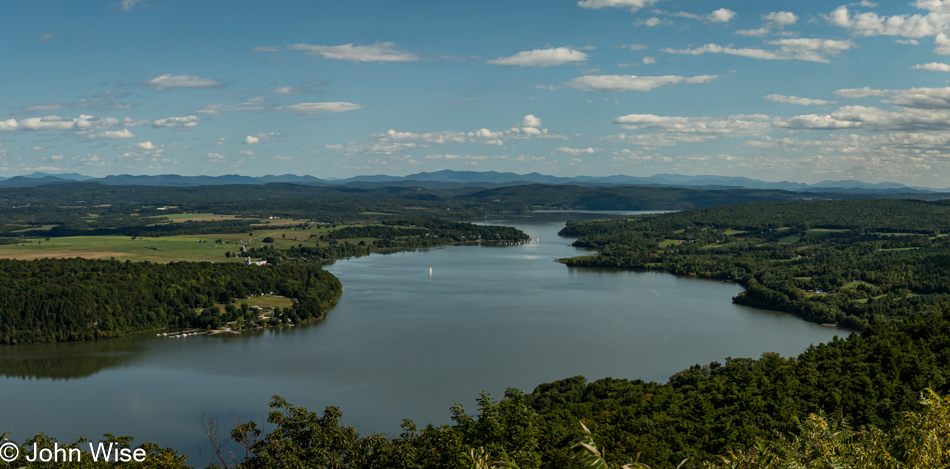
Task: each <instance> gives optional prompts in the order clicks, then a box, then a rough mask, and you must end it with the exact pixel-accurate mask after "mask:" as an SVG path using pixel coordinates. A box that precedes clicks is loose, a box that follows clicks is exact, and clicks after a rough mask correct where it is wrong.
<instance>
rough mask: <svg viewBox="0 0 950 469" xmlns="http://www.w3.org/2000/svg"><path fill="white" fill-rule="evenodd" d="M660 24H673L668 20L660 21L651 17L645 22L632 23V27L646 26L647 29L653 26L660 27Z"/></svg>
mask: <svg viewBox="0 0 950 469" xmlns="http://www.w3.org/2000/svg"><path fill="white" fill-rule="evenodd" d="M661 24H673V22H672V21H670V20H662V19H660V18H657V17H655V16H654V17H652V18H647V19H645V20H636V21H634V22H633V25H634V26H646V27H648V28H652V27H654V26H659V25H661Z"/></svg>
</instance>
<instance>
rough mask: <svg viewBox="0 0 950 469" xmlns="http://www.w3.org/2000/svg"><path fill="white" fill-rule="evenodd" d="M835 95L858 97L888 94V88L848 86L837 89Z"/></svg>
mask: <svg viewBox="0 0 950 469" xmlns="http://www.w3.org/2000/svg"><path fill="white" fill-rule="evenodd" d="M835 95H836V96H840V97H842V98H847V99H857V98H866V97H868V96H886V95H887V91H886V90H875V89H873V88H868V87H867V86H865V87H863V88H846V89H843V90H835Z"/></svg>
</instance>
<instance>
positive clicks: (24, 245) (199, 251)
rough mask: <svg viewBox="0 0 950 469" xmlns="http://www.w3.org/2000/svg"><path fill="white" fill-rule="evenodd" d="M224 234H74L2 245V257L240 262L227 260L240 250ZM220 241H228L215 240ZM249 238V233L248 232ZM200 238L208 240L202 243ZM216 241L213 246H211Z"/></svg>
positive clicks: (235, 242)
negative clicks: (133, 236)
mask: <svg viewBox="0 0 950 469" xmlns="http://www.w3.org/2000/svg"><path fill="white" fill-rule="evenodd" d="M223 237H224V235H208V236H167V237H162V238H136V239H134V240H133V239H132V238H130V237H128V236H71V237H66V238H50V240H49V241H46V240H45V239H32V240H28V241H26V242H21V243H20V244H17V245H2V246H0V257H5V258H11V259H42V258H47V257H60V258H61V257H84V258H87V259H110V258H115V259H118V260H126V259H128V260H132V261H151V262H175V261H195V262H200V261H211V262H238V261H240V259H239V258H231V259H227V258H226V257H225V256H224V253H225V252H226V251H232V252H238V251H240V249H241V247H240V243H238V242H237V241H236V240H226V239H223ZM219 238H222V239H221V240H222V241H224V242H225V243H227V244H219V243H215V240H217V239H219ZM245 238H246V233H245ZM198 241H205V242H204V243H199V242H198ZM211 244H214V246H211Z"/></svg>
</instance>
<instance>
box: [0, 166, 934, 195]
mask: <svg viewBox="0 0 950 469" xmlns="http://www.w3.org/2000/svg"><path fill="white" fill-rule="evenodd" d="M74 182H85V183H94V184H103V185H144V186H177V187H188V186H203V185H225V184H254V185H259V184H270V183H288V184H302V185H320V186H353V187H368V188H371V187H383V186H421V187H427V188H435V187H438V188H447V187H485V188H492V187H499V186H513V185H524V184H554V185H564V184H573V185H583V186H627V185H632V186H658V187H703V188H707V189H734V188H743V189H778V190H786V191H793V192H816V191H821V192H828V191H831V192H834V191H846V192H871V193H875V192H881V193H894V192H900V193H908V192H944V191H948V190H950V189H939V188H929V187H914V186H907V185H904V184H899V183H892V182H880V183H867V182H863V181H858V180H854V179H850V180H842V181H831V180H825V181H821V182H818V183H814V184H806V183H801V182H790V181H780V182H769V181H762V180H758V179H751V178H747V177H741V176H712V175H696V176H689V175H682V174H654V175H652V176H628V175H623V174H615V175H611V176H574V177H563V176H550V175H545V174H541V173H537V172H532V173H528V174H517V173H510V172H497V171H455V170H441V171H434V172H420V173H414V174H409V175H406V176H389V175H385V174H376V175H361V176H355V177H351V178H345V179H321V178H318V177H315V176H309V175H304V176H298V175H295V174H283V175H273V174H268V175H265V176H242V175H239V174H225V175H221V176H182V175H178V174H160V175H131V174H118V175H109V176H105V177H101V178H97V177H92V176H85V175H82V174H77V173H59V174H55V173H44V172H35V173H32V174H28V175H20V176H13V177H0V187H37V186H43V185H49V184H69V183H74Z"/></svg>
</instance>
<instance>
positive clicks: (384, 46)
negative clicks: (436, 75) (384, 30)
mask: <svg viewBox="0 0 950 469" xmlns="http://www.w3.org/2000/svg"><path fill="white" fill-rule="evenodd" d="M395 46H396V44H394V43H392V42H377V43H375V44H373V45H371V46H354V45H353V44H343V45H339V46H320V45H314V44H304V43H300V44H292V45H289V46H287V49H290V50H300V51H304V52H306V53H307V55H319V56H322V57H323V58H325V59H338V60H349V61H352V62H415V61H419V60H422V58H421V57H419V56H418V55H416V54H412V53H409V52H403V51H399V50H396V48H395Z"/></svg>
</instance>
